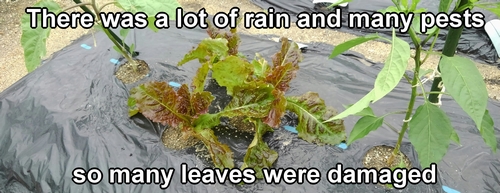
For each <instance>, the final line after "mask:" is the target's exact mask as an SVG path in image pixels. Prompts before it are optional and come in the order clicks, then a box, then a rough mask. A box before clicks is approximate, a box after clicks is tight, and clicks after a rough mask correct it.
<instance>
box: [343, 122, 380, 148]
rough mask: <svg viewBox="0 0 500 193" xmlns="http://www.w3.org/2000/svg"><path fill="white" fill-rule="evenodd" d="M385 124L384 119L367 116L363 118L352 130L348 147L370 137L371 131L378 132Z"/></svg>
mask: <svg viewBox="0 0 500 193" xmlns="http://www.w3.org/2000/svg"><path fill="white" fill-rule="evenodd" d="M383 123H384V117H373V116H371V115H367V116H364V117H361V118H360V119H359V120H358V122H356V124H355V125H354V127H353V128H352V131H351V134H350V135H349V139H348V140H347V145H350V144H351V143H352V142H354V141H356V140H358V139H361V138H363V137H365V136H366V135H368V133H370V132H371V131H375V130H377V129H378V128H379V127H380V126H382V124H383Z"/></svg>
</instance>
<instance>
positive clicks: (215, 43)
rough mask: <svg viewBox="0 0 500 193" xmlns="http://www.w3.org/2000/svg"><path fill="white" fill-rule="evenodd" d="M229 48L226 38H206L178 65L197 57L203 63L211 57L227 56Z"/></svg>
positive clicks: (178, 64)
mask: <svg viewBox="0 0 500 193" xmlns="http://www.w3.org/2000/svg"><path fill="white" fill-rule="evenodd" d="M228 49H229V48H228V47H227V40H226V39H222V38H219V39H210V38H206V39H203V40H202V41H201V42H200V44H198V47H196V48H195V49H193V50H191V51H189V53H187V54H186V55H184V58H183V59H182V60H181V61H180V62H179V63H177V66H182V65H183V64H185V63H188V62H190V61H191V60H195V59H198V61H199V62H200V63H202V64H203V63H205V62H207V61H209V60H211V59H214V58H220V57H224V56H226V55H227V51H228Z"/></svg>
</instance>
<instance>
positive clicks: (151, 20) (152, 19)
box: [148, 16, 170, 32]
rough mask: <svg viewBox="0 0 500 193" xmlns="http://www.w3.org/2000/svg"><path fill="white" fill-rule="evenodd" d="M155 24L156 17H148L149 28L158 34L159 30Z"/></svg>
mask: <svg viewBox="0 0 500 193" xmlns="http://www.w3.org/2000/svg"><path fill="white" fill-rule="evenodd" d="M169 19H170V18H169ZM155 22H156V17H155V16H150V17H148V28H149V29H151V30H153V31H154V32H158V30H159V29H158V28H157V27H156V25H155Z"/></svg>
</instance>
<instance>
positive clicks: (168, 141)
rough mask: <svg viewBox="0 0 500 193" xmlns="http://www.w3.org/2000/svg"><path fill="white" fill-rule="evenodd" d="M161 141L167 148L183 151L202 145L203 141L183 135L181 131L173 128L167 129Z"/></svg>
mask: <svg viewBox="0 0 500 193" xmlns="http://www.w3.org/2000/svg"><path fill="white" fill-rule="evenodd" d="M161 140H162V142H163V145H165V147H167V148H169V149H173V150H182V149H186V148H189V147H193V146H195V145H197V144H198V143H201V141H200V140H198V139H196V138H195V137H193V136H190V135H186V134H183V133H182V132H181V130H180V129H175V128H172V127H167V128H165V130H164V131H163V135H162V136H161Z"/></svg>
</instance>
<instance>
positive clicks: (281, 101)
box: [264, 90, 286, 128]
mask: <svg viewBox="0 0 500 193" xmlns="http://www.w3.org/2000/svg"><path fill="white" fill-rule="evenodd" d="M272 94H273V96H274V98H275V99H274V101H273V102H272V104H271V109H270V111H269V114H268V115H267V116H266V117H265V118H264V123H266V124H267V125H269V126H271V127H273V128H276V127H279V126H280V124H281V117H283V116H284V115H285V110H286V98H285V94H284V93H283V92H281V91H279V90H273V92H272Z"/></svg>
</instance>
